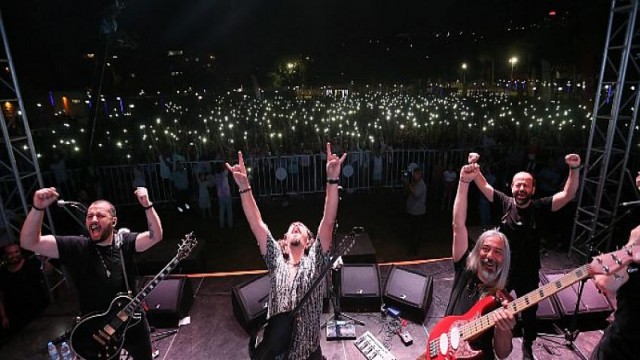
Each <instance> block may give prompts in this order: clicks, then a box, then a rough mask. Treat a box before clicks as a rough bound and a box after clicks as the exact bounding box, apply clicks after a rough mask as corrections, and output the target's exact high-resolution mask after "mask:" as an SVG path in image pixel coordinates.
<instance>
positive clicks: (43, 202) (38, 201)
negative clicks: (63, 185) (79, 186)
mask: <svg viewBox="0 0 640 360" xmlns="http://www.w3.org/2000/svg"><path fill="white" fill-rule="evenodd" d="M58 196H60V195H59V194H58V191H57V190H56V188H54V187H49V188H42V189H38V190H37V191H36V193H35V194H33V205H34V206H35V207H37V208H40V209H44V208H46V207H47V206H49V205H51V204H53V203H54V202H55V201H56V200H58Z"/></svg>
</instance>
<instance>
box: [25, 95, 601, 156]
mask: <svg viewBox="0 0 640 360" xmlns="http://www.w3.org/2000/svg"><path fill="white" fill-rule="evenodd" d="M105 103H109V102H108V101H106V102H105ZM104 109H105V110H106V111H108V116H107V118H106V119H101V118H102V116H100V117H99V118H98V120H97V122H96V124H95V133H94V134H93V135H91V133H92V132H93V131H94V129H93V123H92V122H91V121H90V120H88V119H72V118H65V117H61V118H60V119H56V121H55V122H53V123H51V124H47V130H46V131H45V132H40V133H36V134H34V137H36V138H34V141H35V144H36V147H37V149H36V150H37V151H38V152H39V153H41V154H43V155H44V156H43V159H42V161H43V162H45V163H47V164H48V163H55V162H56V161H57V160H58V159H54V158H52V157H49V156H47V155H46V154H49V153H51V154H55V153H60V152H61V153H64V154H66V157H67V159H68V161H69V164H67V165H68V166H70V167H73V164H74V163H78V162H82V161H85V160H86V158H85V157H86V156H89V154H91V160H93V163H96V164H100V165H117V164H127V163H128V164H131V163H133V164H135V163H146V162H156V161H157V157H156V156H157V155H156V154H157V152H174V151H177V152H179V153H182V154H184V156H185V157H186V160H187V161H196V160H200V159H208V160H221V161H225V160H228V158H229V157H231V156H233V154H234V153H235V151H236V150H237V149H242V150H243V151H244V153H245V154H247V156H268V155H289V154H304V153H309V152H317V151H319V150H318V149H322V146H323V144H324V143H325V142H327V141H331V142H332V145H333V146H334V147H337V148H339V149H341V150H344V151H357V150H371V151H374V150H380V151H384V150H385V149H386V148H393V149H399V148H402V149H416V148H429V149H450V148H456V147H469V146H475V145H477V144H483V145H484V146H489V144H487V143H486V140H483V139H484V138H485V137H488V138H491V139H493V140H492V141H494V143H495V144H499V145H502V146H506V147H510V146H512V145H514V144H518V143H526V142H528V141H529V140H530V139H531V138H537V139H538V141H539V142H541V143H544V144H546V145H551V146H557V145H559V144H563V145H568V146H584V144H585V143H586V139H587V138H588V135H589V122H590V119H589V115H590V114H589V111H590V110H591V109H590V107H587V106H583V105H580V104H578V103H577V102H576V101H575V100H555V101H552V100H541V99H539V98H538V99H536V98H532V97H520V96H516V95H507V94H491V93H477V94H472V95H470V96H461V95H459V94H456V93H443V94H439V93H438V94H432V93H424V94H420V93H416V92H415V91H408V90H407V89H403V88H401V87H399V88H395V89H391V90H387V89H385V90H384V91H383V90H379V89H368V90H365V91H360V92H353V91H352V92H350V93H349V94H348V95H346V96H340V97H339V98H337V97H335V96H329V95H317V96H315V97H313V98H310V99H303V98H300V97H296V96H295V94H293V93H290V94H285V93H272V94H269V95H264V96H262V97H261V99H257V98H256V97H255V96H253V95H247V94H246V93H241V92H229V93H227V94H224V95H211V94H198V93H194V94H188V95H184V94H182V95H174V96H167V97H153V98H136V99H129V100H126V99H119V100H118V101H117V104H114V105H113V106H111V105H105V106H104ZM101 113H102V112H101ZM91 137H92V138H93V139H94V140H93V145H92V146H91V149H89V147H90V146H89V139H90V138H91ZM483 142H484V143H483ZM45 168H46V166H45Z"/></svg>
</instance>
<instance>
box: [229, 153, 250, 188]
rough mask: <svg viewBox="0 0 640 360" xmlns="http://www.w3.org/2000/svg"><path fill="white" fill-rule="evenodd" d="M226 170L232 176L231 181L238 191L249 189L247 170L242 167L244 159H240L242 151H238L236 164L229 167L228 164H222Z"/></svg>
mask: <svg viewBox="0 0 640 360" xmlns="http://www.w3.org/2000/svg"><path fill="white" fill-rule="evenodd" d="M224 165H225V166H226V167H227V170H229V172H230V173H231V174H232V175H233V180H235V182H236V184H237V185H238V187H239V188H240V190H243V189H246V188H248V187H249V178H247V169H246V168H245V167H244V159H243V158H242V151H238V163H237V164H235V165H233V166H231V165H229V163H224Z"/></svg>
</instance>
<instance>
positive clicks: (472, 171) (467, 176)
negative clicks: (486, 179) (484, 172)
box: [460, 163, 480, 183]
mask: <svg viewBox="0 0 640 360" xmlns="http://www.w3.org/2000/svg"><path fill="white" fill-rule="evenodd" d="M479 169H480V166H479V165H478V164H476V163H471V164H469V165H464V166H463V167H462V168H461V169H460V181H462V182H465V183H470V182H472V181H473V179H475V178H476V176H477V175H478V171H479Z"/></svg>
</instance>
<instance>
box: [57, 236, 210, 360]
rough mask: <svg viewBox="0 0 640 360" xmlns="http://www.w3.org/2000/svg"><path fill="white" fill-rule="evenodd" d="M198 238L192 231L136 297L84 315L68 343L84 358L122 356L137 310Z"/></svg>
mask: <svg viewBox="0 0 640 360" xmlns="http://www.w3.org/2000/svg"><path fill="white" fill-rule="evenodd" d="M197 243H198V241H197V240H196V238H195V237H194V235H193V232H191V233H189V234H187V235H185V236H184V238H183V239H182V241H181V243H180V245H179V246H178V253H177V254H176V256H174V257H173V259H172V260H171V261H170V262H169V263H168V264H167V265H166V266H165V267H164V268H163V269H162V270H161V271H160V273H158V275H156V276H155V277H154V278H153V279H152V280H151V281H149V283H147V285H146V286H145V287H144V288H143V289H142V290H141V291H140V292H139V293H138V295H136V296H135V297H134V298H131V297H129V296H128V295H127V294H121V295H118V296H116V297H115V299H113V300H112V301H111V304H110V305H109V309H108V310H107V311H105V312H103V313H92V314H87V315H86V316H84V317H83V318H82V319H80V321H79V322H78V324H76V326H74V328H73V330H72V331H71V336H70V337H69V343H70V345H71V348H72V349H73V351H74V352H75V353H76V354H78V355H79V356H80V357H82V358H83V359H113V358H117V357H118V356H120V350H121V349H122V345H123V343H124V337H125V333H126V331H127V329H129V328H130V327H132V326H135V325H137V324H138V323H139V322H140V319H141V316H140V314H139V313H136V311H137V310H138V308H139V307H140V304H141V303H142V301H143V300H144V299H145V298H146V297H147V296H148V295H149V293H151V291H152V290H153V289H154V288H155V287H156V285H158V283H159V282H160V281H161V280H162V279H164V278H165V277H166V276H167V275H169V273H170V272H171V270H173V268H175V267H176V266H177V265H178V263H179V262H180V260H183V259H185V258H186V257H187V256H189V254H190V253H191V250H193V248H194V247H195V246H196V244H197Z"/></svg>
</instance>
